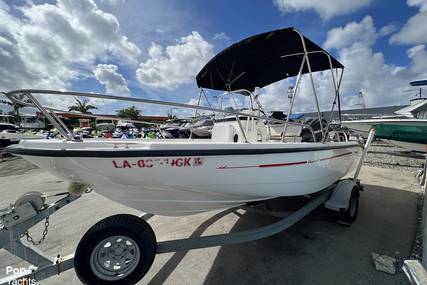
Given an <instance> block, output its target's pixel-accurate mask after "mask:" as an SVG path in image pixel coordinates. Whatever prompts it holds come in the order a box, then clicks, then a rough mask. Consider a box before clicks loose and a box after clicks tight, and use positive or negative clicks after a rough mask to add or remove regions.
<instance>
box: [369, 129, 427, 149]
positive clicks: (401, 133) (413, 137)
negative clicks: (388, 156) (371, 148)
mask: <svg viewBox="0 0 427 285" xmlns="http://www.w3.org/2000/svg"><path fill="white" fill-rule="evenodd" d="M373 128H375V136H376V137H377V138H380V139H382V140H386V141H388V142H390V143H391V144H393V145H396V146H399V147H402V148H405V149H409V150H411V151H415V152H427V124H424V125H422V124H418V125H415V124H413V125H412V124H406V125H405V124H402V125H398V124H381V123H380V124H374V125H373Z"/></svg>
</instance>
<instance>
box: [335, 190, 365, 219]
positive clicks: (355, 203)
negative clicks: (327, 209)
mask: <svg viewBox="0 0 427 285" xmlns="http://www.w3.org/2000/svg"><path fill="white" fill-rule="evenodd" d="M359 196H360V193H359V187H357V186H354V187H353V189H352V190H351V196H350V200H349V201H348V209H347V210H345V211H342V212H338V217H337V222H338V223H339V224H341V225H344V226H350V225H351V224H353V223H354V222H355V221H356V218H357V214H358V212H359Z"/></svg>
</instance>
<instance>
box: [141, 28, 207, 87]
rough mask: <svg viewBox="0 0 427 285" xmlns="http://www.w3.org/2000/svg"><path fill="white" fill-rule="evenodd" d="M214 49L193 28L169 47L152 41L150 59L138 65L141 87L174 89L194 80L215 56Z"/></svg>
mask: <svg viewBox="0 0 427 285" xmlns="http://www.w3.org/2000/svg"><path fill="white" fill-rule="evenodd" d="M212 51H213V46H212V45H211V44H210V43H208V42H207V41H206V40H204V39H203V37H202V36H201V35H200V34H199V33H198V32H194V31H193V32H192V33H191V34H189V35H188V36H185V37H182V38H181V39H180V40H178V43H177V44H176V45H170V46H167V47H166V48H163V47H162V46H161V45H159V44H156V43H152V44H151V47H150V49H149V52H148V53H149V59H148V60H147V61H145V62H142V63H141V64H140V65H139V68H138V69H137V70H136V77H137V79H138V81H139V83H141V85H142V86H145V87H149V88H162V89H167V90H174V89H176V88H178V87H179V86H180V85H182V84H188V83H191V82H192V81H193V80H194V78H195V76H196V74H197V72H199V70H200V69H201V68H202V67H203V65H204V64H205V63H206V62H207V61H208V60H209V59H210V58H211V57H213V52H212Z"/></svg>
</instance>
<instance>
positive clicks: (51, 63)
mask: <svg viewBox="0 0 427 285" xmlns="http://www.w3.org/2000/svg"><path fill="white" fill-rule="evenodd" d="M27 3H28V4H25V5H23V6H18V7H16V6H8V5H7V4H6V3H4V2H2V1H1V0H0V62H1V65H2V68H1V69H0V89H2V90H11V89H18V88H47V89H68V88H69V87H70V86H71V83H72V82H73V81H77V80H79V79H81V78H86V77H88V76H92V75H91V71H92V70H93V69H94V64H95V62H96V61H103V60H108V59H112V58H114V59H116V60H119V61H120V62H122V63H123V64H128V65H130V66H133V65H136V64H137V62H138V58H139V55H140V50H139V48H138V47H137V46H136V45H135V44H133V43H132V42H131V41H129V39H128V38H127V37H126V36H124V35H123V34H122V33H121V30H120V25H119V23H118V21H117V19H116V18H115V17H114V16H113V15H112V14H108V13H105V12H103V11H101V10H100V9H99V8H98V7H97V5H96V4H95V2H93V1H92V0H82V1H71V0H58V1H57V2H56V3H55V4H40V5H36V4H33V3H32V2H27ZM55 98H57V97H55ZM50 101H52V102H54V101H55V100H53V99H51V100H50ZM55 102H56V103H60V104H62V105H64V104H65V101H64V100H63V98H61V100H56V101H55Z"/></svg>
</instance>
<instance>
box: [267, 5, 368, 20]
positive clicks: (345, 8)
mask: <svg viewBox="0 0 427 285" xmlns="http://www.w3.org/2000/svg"><path fill="white" fill-rule="evenodd" d="M273 2H274V4H275V5H276V6H277V7H278V8H279V10H280V11H281V12H283V13H289V12H298V11H305V10H314V11H315V12H316V13H317V14H319V16H320V17H321V18H322V19H323V20H329V19H331V18H333V17H335V16H340V15H346V14H350V13H352V12H354V11H357V10H359V9H361V8H363V7H366V6H368V5H369V4H370V2H371V0H358V1H348V0H323V1H318V0H273Z"/></svg>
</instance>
